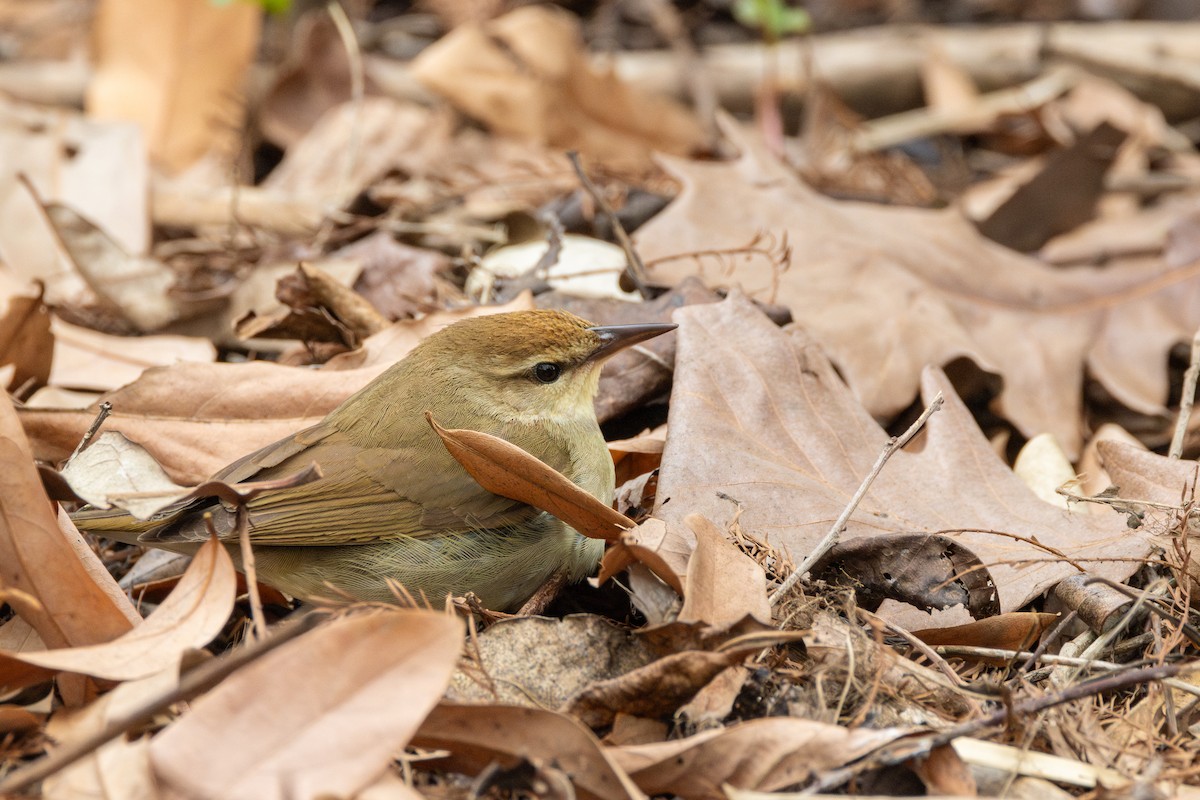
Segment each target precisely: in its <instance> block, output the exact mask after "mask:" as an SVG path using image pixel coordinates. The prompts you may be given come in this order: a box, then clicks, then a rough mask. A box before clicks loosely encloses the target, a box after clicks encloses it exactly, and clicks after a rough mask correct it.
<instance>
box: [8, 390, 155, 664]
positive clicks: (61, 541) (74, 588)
mask: <svg viewBox="0 0 1200 800" xmlns="http://www.w3.org/2000/svg"><path fill="white" fill-rule="evenodd" d="M67 524H68V525H69V524H70V521H69V520H68V521H67ZM72 532H73V531H72ZM75 535H76V536H77V535H78V534H77V533H76V534H75ZM83 558H90V560H92V561H93V562H96V566H97V569H96V570H94V571H90V570H88V568H87V567H86V566H85V564H84V562H83V561H82V560H81V559H83ZM99 580H106V581H107V582H108V583H109V584H110V585H111V586H110V588H111V592H110V591H106V590H105V589H104V588H102V587H101V585H100V584H99V583H98V582H97V581H99ZM0 586H3V587H5V588H9V589H17V590H20V591H22V592H25V593H26V594H28V595H31V596H32V597H34V598H35V599H36V600H37V602H38V604H39V606H38V607H37V608H26V607H24V606H23V607H21V608H20V609H19V610H20V613H21V615H22V616H23V617H25V618H26V619H27V621H28V622H29V623H30V624H31V625H32V626H33V628H34V630H36V631H37V633H38V635H39V636H41V638H42V641H44V642H45V643H46V644H47V645H48V646H50V647H79V646H83V645H91V644H98V643H100V642H107V641H110V640H112V639H115V638H117V637H118V636H120V635H122V634H124V633H125V632H127V631H128V630H129V629H130V628H131V627H133V621H134V620H136V619H137V612H135V611H134V610H133V608H132V607H131V606H130V605H129V603H128V601H125V602H124V603H121V602H119V601H118V600H117V599H116V598H118V597H121V593H120V589H119V588H117V586H116V583H115V582H114V581H113V580H112V578H111V577H109V576H108V574H107V572H106V571H105V570H104V568H103V566H101V565H100V564H99V561H98V559H96V557H95V555H94V554H91V552H90V551H86V554H85V553H84V552H81V551H80V550H77V549H76V548H75V547H73V546H72V544H71V542H70V541H69V540H68V539H67V538H66V536H65V535H64V533H63V531H62V530H60V528H59V524H58V522H57V521H56V520H55V517H54V513H53V511H51V506H50V503H49V501H48V500H47V499H46V493H45V491H44V490H43V489H42V482H41V480H40V479H39V478H38V474H37V470H35V469H34V466H33V454H32V453H31V452H30V449H29V442H28V441H27V440H26V438H25V434H24V433H23V432H22V431H21V426H20V423H19V422H18V421H17V415H16V413H15V412H14V410H13V407H12V403H10V402H9V400H8V398H7V396H6V397H4V398H2V399H0Z"/></svg>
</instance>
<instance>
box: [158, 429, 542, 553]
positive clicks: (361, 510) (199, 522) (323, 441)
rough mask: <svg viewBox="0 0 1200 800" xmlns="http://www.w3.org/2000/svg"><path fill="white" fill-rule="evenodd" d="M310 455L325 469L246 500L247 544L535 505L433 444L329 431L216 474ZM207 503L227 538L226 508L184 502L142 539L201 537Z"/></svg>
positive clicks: (433, 528) (246, 472) (506, 522)
mask: <svg viewBox="0 0 1200 800" xmlns="http://www.w3.org/2000/svg"><path fill="white" fill-rule="evenodd" d="M318 427H319V426H318ZM434 444H437V443H436V442H435V443H434ZM313 462H315V463H316V464H318V466H320V468H321V472H322V473H323V475H324V477H322V478H320V479H319V480H317V481H314V482H312V483H307V484H303V485H300V486H295V487H291V488H288V489H280V490H272V491H269V492H264V493H263V494H260V495H259V496H257V497H255V498H253V499H252V500H250V501H249V502H248V503H247V510H248V512H249V520H250V530H249V535H250V541H251V542H252V543H253V544H256V545H285V546H286V545H293V546H301V545H304V546H314V545H318V546H320V545H326V546H327V545H345V544H362V543H367V542H378V541H386V540H389V539H398V538H401V537H413V536H416V537H419V536H426V535H431V534H442V535H444V534H451V533H458V532H465V531H470V530H481V529H490V528H503V527H508V526H511V525H518V524H521V523H522V522H524V521H527V520H530V519H532V518H533V517H535V516H537V514H538V513H539V512H538V511H536V510H535V509H533V508H531V507H529V506H527V505H525V504H523V503H518V502H516V501H513V500H509V499H507V498H503V497H500V496H498V495H494V494H491V493H490V492H488V491H486V490H485V489H483V488H482V487H480V486H479V485H478V484H476V483H475V481H474V480H473V479H471V478H470V476H469V475H467V474H466V472H465V471H464V470H463V469H462V467H460V466H459V465H458V463H457V462H455V461H453V459H452V457H451V456H450V455H449V454H448V453H447V452H446V450H445V448H443V447H441V446H440V444H439V445H438V446H437V447H436V448H431V447H428V446H426V447H416V446H408V447H404V446H401V447H392V448H361V447H358V446H356V445H354V444H352V443H350V442H349V441H347V439H346V437H345V435H344V434H342V433H341V432H340V431H338V430H336V429H329V430H320V431H316V430H314V429H309V431H304V432H302V433H301V434H297V436H296V437H292V438H290V439H286V440H283V441H281V442H279V443H277V444H276V445H272V446H271V447H268V448H264V450H262V451H259V452H258V453H255V454H252V455H251V456H247V457H246V458H245V459H242V461H240V462H236V463H235V464H232V465H230V467H228V468H226V469H225V470H223V471H222V472H221V473H220V476H223V477H224V479H225V480H246V479H248V478H253V479H255V480H265V479H269V478H278V477H283V476H285V475H289V474H293V473H295V472H298V471H299V470H301V469H303V468H305V467H307V466H308V465H309V464H311V463H313ZM206 511H207V512H210V513H211V514H212V522H213V526H214V527H215V528H216V530H217V533H218V536H219V537H220V538H221V539H222V540H223V541H231V540H234V539H236V537H237V529H236V517H235V515H234V513H233V512H232V509H229V508H227V507H225V506H224V505H221V504H219V503H215V502H210V503H207V504H205V505H203V506H197V507H195V508H194V509H189V511H188V512H186V513H185V514H183V515H182V516H181V517H179V518H177V519H176V520H175V521H174V522H172V523H170V524H168V525H165V526H163V527H160V528H159V529H157V530H155V531H152V532H150V533H147V534H143V535H142V537H141V539H142V541H144V542H146V543H147V544H150V543H157V544H160V545H161V544H168V543H180V542H196V541H203V540H205V539H207V538H208V536H209V532H208V527H207V525H206V523H205V521H204V518H203V514H204V512H206Z"/></svg>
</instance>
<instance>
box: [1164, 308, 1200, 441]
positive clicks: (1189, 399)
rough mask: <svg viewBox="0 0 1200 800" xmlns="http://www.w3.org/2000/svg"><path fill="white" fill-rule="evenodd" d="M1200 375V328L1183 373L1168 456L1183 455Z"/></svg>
mask: <svg viewBox="0 0 1200 800" xmlns="http://www.w3.org/2000/svg"><path fill="white" fill-rule="evenodd" d="M1198 377H1200V329H1198V330H1197V331H1196V333H1195V335H1194V336H1192V360H1191V361H1190V362H1188V368H1187V371H1186V372H1184V373H1183V390H1182V391H1181V392H1180V395H1179V416H1178V418H1176V420H1175V435H1174V436H1172V437H1171V449H1170V450H1168V451H1167V457H1168V458H1179V457H1180V456H1182V455H1183V438H1184V436H1185V435H1186V434H1187V426H1188V420H1189V419H1190V418H1191V416H1192V403H1194V402H1195V401H1196V379H1197V378H1198Z"/></svg>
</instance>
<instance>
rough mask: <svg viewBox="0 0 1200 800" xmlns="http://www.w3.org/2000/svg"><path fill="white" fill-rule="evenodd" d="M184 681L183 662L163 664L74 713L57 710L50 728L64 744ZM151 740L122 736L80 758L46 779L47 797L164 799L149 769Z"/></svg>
mask: <svg viewBox="0 0 1200 800" xmlns="http://www.w3.org/2000/svg"><path fill="white" fill-rule="evenodd" d="M178 684H179V667H178V666H175V667H173V668H168V669H164V670H162V671H160V672H156V673H154V674H153V675H150V676H148V677H145V678H141V679H139V680H131V681H125V682H123V683H121V684H120V685H119V686H117V687H116V688H115V689H114V690H113V691H111V692H108V693H107V694H105V695H103V696H102V697H100V699H98V700H97V701H96V702H94V703H92V704H91V705H89V706H88V707H87V708H84V709H82V710H80V711H79V712H78V713H74V714H69V715H67V714H56V715H55V716H54V717H53V718H52V719H51V720H50V724H49V725H48V726H47V733H48V734H49V735H50V736H52V737H53V738H54V740H55V741H57V742H59V743H60V744H63V745H70V744H74V743H76V742H78V741H80V740H83V739H86V738H88V737H90V736H93V735H96V734H98V733H99V732H100V731H102V730H103V729H104V728H105V727H106V726H107V725H109V724H110V723H112V722H113V721H115V720H117V719H120V718H122V717H123V716H125V715H126V714H128V713H130V712H131V711H133V710H134V709H137V708H138V707H140V706H142V705H143V704H144V703H145V702H147V701H148V700H150V699H152V698H156V697H161V696H162V695H163V694H164V693H166V692H169V691H171V690H172V689H174V688H175V687H177V686H178ZM149 748H150V740H149V739H147V738H142V739H138V740H135V741H128V740H127V739H126V738H125V737H124V736H118V737H116V738H115V739H113V740H112V741H109V742H107V743H105V744H104V745H102V746H101V747H100V748H99V749H97V750H95V751H94V752H92V753H89V754H88V755H87V756H85V757H84V758H83V759H81V760H80V761H77V762H75V763H74V764H71V765H68V766H67V767H66V768H65V769H63V770H61V771H59V772H57V773H55V774H54V775H51V776H50V777H48V778H47V779H46V781H45V782H44V783H43V790H44V793H45V796H46V798H47V800H55V799H56V798H61V800H76V798H81V797H95V798H103V800H109V799H110V798H111V800H117V799H118V798H129V800H159V798H161V797H162V794H161V792H160V790H159V787H158V786H157V785H156V782H155V780H154V775H153V773H152V772H151V770H150V757H149Z"/></svg>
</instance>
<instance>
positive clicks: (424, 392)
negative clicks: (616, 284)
mask: <svg viewBox="0 0 1200 800" xmlns="http://www.w3.org/2000/svg"><path fill="white" fill-rule="evenodd" d="M672 327H674V326H671V325H640V326H611V327H595V326H592V325H590V323H588V322H586V321H584V320H582V319H580V318H578V317H576V316H573V315H571V314H567V313H565V312H560V311H520V312H515V313H510V314H496V315H492V316H486V317H477V318H474V319H468V320H463V321H460V322H458V323H455V324H454V325H451V326H450V327H448V328H446V329H444V330H442V331H440V332H438V333H436V334H434V335H433V336H430V337H429V338H428V339H426V340H425V341H424V342H422V343H421V344H420V345H419V346H418V347H417V348H416V349H414V350H413V351H412V352H411V353H410V354H409V355H408V356H407V357H406V358H404V359H403V360H402V361H400V362H398V363H396V364H394V365H393V366H392V367H390V368H389V369H388V370H387V371H386V372H384V373H383V374H382V375H381V376H380V377H379V378H377V379H376V380H375V381H373V382H372V383H371V384H369V385H368V386H366V387H365V388H363V389H362V390H360V391H359V392H358V393H356V394H355V395H353V396H352V397H350V398H349V399H348V400H346V401H345V402H344V403H342V405H340V406H339V407H338V408H336V409H335V410H334V411H332V412H331V413H330V414H329V416H327V417H326V418H325V419H324V420H322V421H321V422H320V423H318V424H317V425H314V426H313V427H311V428H307V429H305V430H303V431H300V432H299V433H297V434H295V435H293V436H289V437H287V438H285V439H282V440H280V441H278V442H276V443H274V444H271V445H268V446H267V447H264V448H262V449H261V450H258V451H257V452H255V453H252V454H250V455H248V456H246V457H245V458H242V459H240V460H238V461H236V462H234V463H233V464H231V465H230V466H228V467H226V468H225V469H224V470H222V471H221V472H219V473H217V475H216V476H214V477H216V478H219V479H222V480H225V481H229V482H242V481H248V480H267V479H271V478H279V477H283V476H286V475H291V474H294V473H296V472H298V471H300V470H302V469H304V468H305V467H307V466H308V465H309V464H311V463H313V462H316V463H317V464H318V465H320V468H321V471H322V473H323V475H324V477H323V478H322V479H320V480H318V481H316V482H314V483H309V484H305V485H303V486H297V487H295V488H292V489H285V490H281V491H274V492H269V493H265V494H262V495H260V496H258V497H256V498H254V499H253V500H251V501H250V502H249V504H248V511H249V515H250V524H251V528H250V540H251V543H252V545H253V547H254V553H255V559H256V562H257V567H258V574H259V576H260V577H261V578H262V579H263V580H265V581H266V582H268V583H271V584H273V585H275V586H277V587H278V588H280V589H282V590H284V591H286V592H289V593H291V594H294V595H297V596H300V597H313V596H322V595H324V596H329V595H332V594H334V593H335V592H331V591H330V588H329V587H333V588H334V590H336V591H337V592H342V593H346V594H349V595H351V596H353V597H356V598H359V599H363V600H385V599H389V598H391V597H392V596H393V595H392V592H391V590H390V589H389V587H388V585H387V580H388V579H392V580H395V581H398V582H399V583H401V584H403V585H404V586H405V587H406V588H407V589H408V590H409V591H410V592H412V593H413V594H414V595H418V596H419V595H420V594H424V595H425V596H426V597H427V598H428V599H429V600H431V601H434V602H436V601H440V600H441V598H443V597H444V596H445V595H446V594H448V593H453V594H463V593H465V592H467V591H471V592H474V593H475V594H476V595H477V596H478V597H479V598H480V600H481V602H482V603H483V604H484V605H485V606H488V607H490V608H495V609H506V608H512V607H514V606H517V605H519V604H520V603H522V602H523V601H524V600H525V599H527V598H528V597H529V596H530V595H531V594H532V593H533V592H534V591H535V590H536V589H537V588H538V586H540V585H541V584H542V583H543V582H545V581H546V580H547V579H549V578H550V577H551V576H552V575H554V574H555V573H558V572H565V573H566V574H567V576H568V577H569V578H570V579H571V580H579V579H580V578H582V577H584V576H586V575H587V574H588V573H590V572H591V571H592V570H593V569H594V567H595V565H596V562H597V561H598V560H599V558H600V554H601V552H602V550H603V542H600V541H597V540H592V539H585V538H584V537H582V536H580V535H579V534H578V533H576V532H575V531H574V530H573V529H571V528H570V527H568V526H566V525H565V524H564V523H562V522H560V521H559V520H557V519H555V518H554V517H551V516H550V515H548V514H545V513H543V512H541V511H538V510H537V509H534V508H532V507H530V506H528V505H525V504H523V503H519V502H516V501H513V500H509V499H507V498H503V497H500V496H498V495H494V494H491V493H490V492H488V491H486V490H484V489H483V488H481V487H480V486H479V485H478V484H477V483H475V481H474V480H473V479H472V478H471V477H470V476H469V475H468V474H467V473H466V471H465V470H463V468H462V467H461V466H460V465H459V464H458V462H456V461H455V460H454V458H453V457H452V456H451V455H450V454H449V452H447V450H446V448H445V447H444V446H443V445H442V443H441V441H440V439H439V438H438V437H437V434H435V433H434V432H433V431H432V430H431V429H430V427H429V425H428V424H427V423H426V421H425V418H424V412H425V411H426V410H429V411H432V412H433V415H434V417H435V418H436V419H437V420H438V422H439V423H440V424H441V425H443V426H444V427H447V428H467V429H471V430H477V431H483V432H485V433H490V434H493V435H496V436H500V437H502V438H504V439H507V440H508V441H510V442H512V443H513V444H516V445H518V446H519V447H521V448H522V449H524V450H526V451H527V452H529V453H532V454H533V455H535V456H537V457H538V458H540V459H541V460H542V461H545V462H546V463H547V464H549V465H550V466H552V467H554V468H555V469H557V470H559V471H560V472H562V473H563V474H564V475H566V476H567V477H568V478H570V479H571V480H572V481H574V482H575V483H576V484H578V485H579V486H581V487H582V488H584V489H586V490H587V491H588V492H589V493H591V494H592V495H594V496H595V497H597V498H599V499H600V500H602V501H604V502H606V503H607V502H611V500H612V492H613V467H612V461H611V459H610V457H609V454H608V450H607V448H606V446H605V444H604V439H603V437H602V436H601V434H600V427H599V424H598V423H597V421H596V415H595V411H594V410H593V400H594V398H595V395H596V391H597V388H598V385H599V379H600V367H601V364H602V362H603V361H604V359H605V358H606V357H607V356H608V355H611V354H612V353H613V352H616V351H617V350H619V349H620V348H622V347H624V346H627V345H629V344H632V343H634V342H637V341H642V340H644V339H647V338H650V337H651V336H656V335H658V334H660V333H663V332H665V331H667V330H670V329H671V328H672ZM205 512H212V514H213V522H214V524H215V525H216V528H217V531H218V534H219V535H220V536H221V538H222V539H223V540H224V541H227V542H229V543H231V544H232V543H234V542H235V531H234V519H233V515H232V514H231V513H230V512H229V511H228V510H226V509H225V508H224V507H222V506H221V505H220V504H219V503H217V502H216V501H201V502H196V503H192V504H189V505H186V506H182V507H178V508H171V509H168V510H166V511H164V512H162V513H160V514H159V515H157V516H156V517H155V518H153V519H151V520H149V521H146V522H139V521H137V520H135V519H133V518H132V517H129V516H128V515H125V514H123V513H117V512H106V511H94V510H84V511H83V512H81V513H79V514H77V515H76V521H77V523H78V524H79V526H80V527H81V528H83V529H84V530H90V531H93V532H95V533H98V534H101V535H104V536H109V537H111V538H115V539H119V540H122V541H131V542H136V543H138V544H144V545H148V546H151V547H160V548H165V549H169V550H176V551H182V552H191V551H192V550H194V549H196V548H197V547H198V546H199V545H200V543H202V542H203V541H205V540H206V539H207V538H208V532H207V528H206V526H205V522H204V519H203V515H204V513H205ZM229 549H230V552H231V554H232V555H234V556H235V558H236V557H237V548H236V547H230V548H229Z"/></svg>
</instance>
